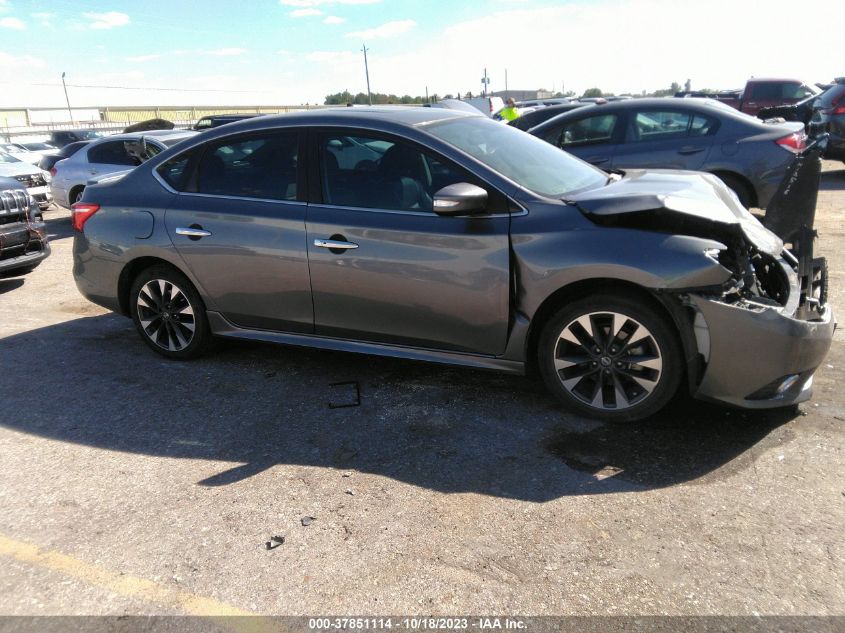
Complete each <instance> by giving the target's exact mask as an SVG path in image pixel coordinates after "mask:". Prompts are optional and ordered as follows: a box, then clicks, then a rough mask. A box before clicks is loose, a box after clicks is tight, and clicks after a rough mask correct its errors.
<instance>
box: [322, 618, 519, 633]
mask: <svg viewBox="0 0 845 633" xmlns="http://www.w3.org/2000/svg"><path fill="white" fill-rule="evenodd" d="M308 628H309V629H310V630H312V631H331V630H335V631H338V630H340V631H354V630H378V629H387V630H389V629H394V628H396V629H404V630H409V631H449V630H456V631H460V630H469V629H472V630H480V631H494V630H511V631H518V630H524V629H526V628H527V627H526V623H525V622H524V621H523V620H520V619H517V618H500V617H475V618H426V617H408V618H401V617H400V618H390V617H378V618H342V617H341V618H309V619H308Z"/></svg>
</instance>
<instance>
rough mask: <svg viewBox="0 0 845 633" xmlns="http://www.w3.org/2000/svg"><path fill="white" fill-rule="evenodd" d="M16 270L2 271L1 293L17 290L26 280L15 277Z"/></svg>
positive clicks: (0, 278)
mask: <svg viewBox="0 0 845 633" xmlns="http://www.w3.org/2000/svg"><path fill="white" fill-rule="evenodd" d="M16 274H17V273H16V271H14V270H11V271H9V272H7V273H0V295H2V294H4V293H6V292H11V291H12V290H17V289H18V288H20V287H21V286H23V284H24V280H23V279H22V278H20V277H15V275H16Z"/></svg>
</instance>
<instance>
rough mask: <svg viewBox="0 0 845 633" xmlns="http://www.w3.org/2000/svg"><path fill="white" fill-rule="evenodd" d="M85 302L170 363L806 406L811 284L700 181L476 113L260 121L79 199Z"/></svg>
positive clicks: (812, 358) (173, 153)
mask: <svg viewBox="0 0 845 633" xmlns="http://www.w3.org/2000/svg"><path fill="white" fill-rule="evenodd" d="M72 222H73V227H74V229H75V231H76V234H75V239H74V276H75V279H76V283H77V286H78V288H79V290H80V291H81V292H82V294H83V295H85V296H86V297H88V298H89V299H90V300H91V301H94V302H96V303H98V304H100V305H103V306H106V307H108V308H110V309H112V310H114V311H116V312H119V313H121V314H124V315H126V316H128V317H131V318H132V319H133V321H134V323H135V326H136V328H137V330H138V332H139V334H140V336H141V338H142V340H143V341H144V342H145V343H146V344H147V345H148V346H149V347H150V348H151V349H152V350H154V351H155V352H157V353H159V354H161V355H162V356H165V357H168V358H172V359H189V358H193V357H196V356H197V355H199V354H201V353H203V352H204V351H205V350H206V349H207V348H208V345H209V343H210V341H211V339H212V337H213V336H221V337H229V338H236V339H255V340H261V341H268V342H275V343H284V344H290V345H301V346H309V347H316V348H322V349H334V350H344V351H350V352H364V353H369V354H377V355H384V356H396V357H402V358H409V359H418V360H427V361H434V362H440V363H450V364H457V365H465V366H470V367H478V368H487V369H494V370H500V371H504V372H512V373H521V372H523V371H525V369H526V366H527V365H528V364H530V363H537V364H538V366H539V369H540V372H541V374H542V376H543V378H544V380H545V382H546V384H547V386H548V387H549V389H550V390H551V392H552V393H553V394H554V395H555V396H557V397H558V398H559V399H560V400H561V401H562V402H563V403H565V404H566V405H567V406H569V407H571V408H572V409H574V410H576V411H579V412H581V413H583V414H586V415H590V416H594V417H598V418H602V419H607V420H636V419H640V418H643V417H645V416H648V415H651V414H653V413H654V412H656V411H657V410H659V409H660V408H662V407H663V406H664V405H665V404H666V403H667V401H668V400H669V399H670V398H671V397H672V395H673V394H674V393H675V392H676V391H677V389H678V388H679V387H680V385H682V384H683V385H684V386H685V388H687V389H689V390H690V391H691V392H692V393H693V394H694V395H695V396H696V397H699V398H705V399H710V400H717V401H721V402H726V403H730V404H734V405H738V406H744V407H751V408H764V407H779V406H784V405H788V404H792V403H795V402H800V401H803V400H806V399H807V398H809V397H810V395H811V391H812V375H813V372H814V371H815V369H816V368H817V367H818V365H819V364H820V363H821V362H822V360H823V358H824V357H825V354H826V353H827V351H828V348H829V346H830V342H831V337H832V334H833V327H834V326H833V316H832V314H831V310H830V308H829V307H827V306H826V305H825V303H824V293H823V292H822V291H821V290H823V289H820V292H819V295H818V296H814V297H809V296H807V293H806V292H803V291H802V290H801V286H800V284H799V280H798V277H797V274H796V270H797V268H798V265H797V262H796V259H795V258H793V257H792V255H791V254H790V253H789V252H787V251H785V250H784V247H783V243H782V242H781V241H780V240H779V239H778V237H777V236H775V235H774V234H772V233H770V232H769V231H767V230H766V229H764V228H763V227H762V226H761V225H760V223H759V222H758V221H757V220H756V219H754V217H753V216H752V215H751V214H750V213H749V212H748V211H747V210H746V209H744V208H743V207H742V206H741V205H739V204H738V202H737V200H736V198H735V197H734V196H733V195H731V194H730V192H729V191H728V190H727V189H726V188H725V186H724V185H723V184H722V183H721V182H720V181H719V180H718V179H717V178H715V177H713V176H711V175H708V174H693V173H684V172H667V171H655V172H645V171H634V170H631V171H629V172H628V173H627V174H626V176H625V177H624V178H623V177H618V176H615V175H613V176H608V175H607V174H606V173H604V172H602V171H600V170H598V169H596V168H594V167H592V166H590V165H588V164H587V163H584V162H582V161H581V160H579V159H577V158H574V157H572V156H570V155H568V154H567V153H565V152H561V151H559V150H558V149H556V148H554V147H552V146H551V145H549V144H547V143H544V142H542V141H540V140H539V139H537V138H535V137H533V136H530V135H528V134H525V133H524V132H521V131H519V130H516V129H514V128H512V127H509V126H504V125H501V124H499V123H496V122H494V121H492V120H490V119H487V118H485V117H479V116H472V115H465V114H463V113H459V112H454V111H449V110H438V109H429V108H389V107H387V108H345V109H337V110H323V111H312V112H307V113H297V114H287V115H284V116H281V117H261V118H256V119H252V120H249V121H243V122H239V123H232V124H230V125H226V126H223V127H220V128H218V129H215V130H212V131H209V132H206V133H204V134H203V135H201V136H198V137H196V138H194V139H191V140H188V141H185V142H184V143H182V144H180V145H179V146H177V147H173V148H170V149H168V150H166V151H164V152H162V153H161V154H160V155H158V156H156V157H154V158H152V159H151V160H149V161H148V162H146V163H145V164H143V165H141V166H140V167H137V168H136V169H134V170H132V171H130V172H129V173H128V174H127V175H125V176H124V177H123V178H122V179H120V180H117V181H114V182H111V183H108V184H98V185H92V186H90V187H88V188H87V189H86V190H85V193H84V194H83V199H82V201H80V202H78V203H77V204H75V205H74V206H73V212H72Z"/></svg>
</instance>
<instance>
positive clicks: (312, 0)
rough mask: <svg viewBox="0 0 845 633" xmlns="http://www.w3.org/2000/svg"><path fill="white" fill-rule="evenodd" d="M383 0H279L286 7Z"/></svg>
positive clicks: (365, 2) (376, 2)
mask: <svg viewBox="0 0 845 633" xmlns="http://www.w3.org/2000/svg"><path fill="white" fill-rule="evenodd" d="M379 2H381V0H279V4H281V5H284V6H286V7H321V6H327V5H332V4H345V5H362V4H378V3H379Z"/></svg>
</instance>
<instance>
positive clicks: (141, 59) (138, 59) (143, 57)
mask: <svg viewBox="0 0 845 633" xmlns="http://www.w3.org/2000/svg"><path fill="white" fill-rule="evenodd" d="M162 57H164V54H163V53H153V54H151V55H136V56H135V57H127V58H126V61H128V62H136V63H143V62H151V61H153V60H156V59H161V58H162Z"/></svg>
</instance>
